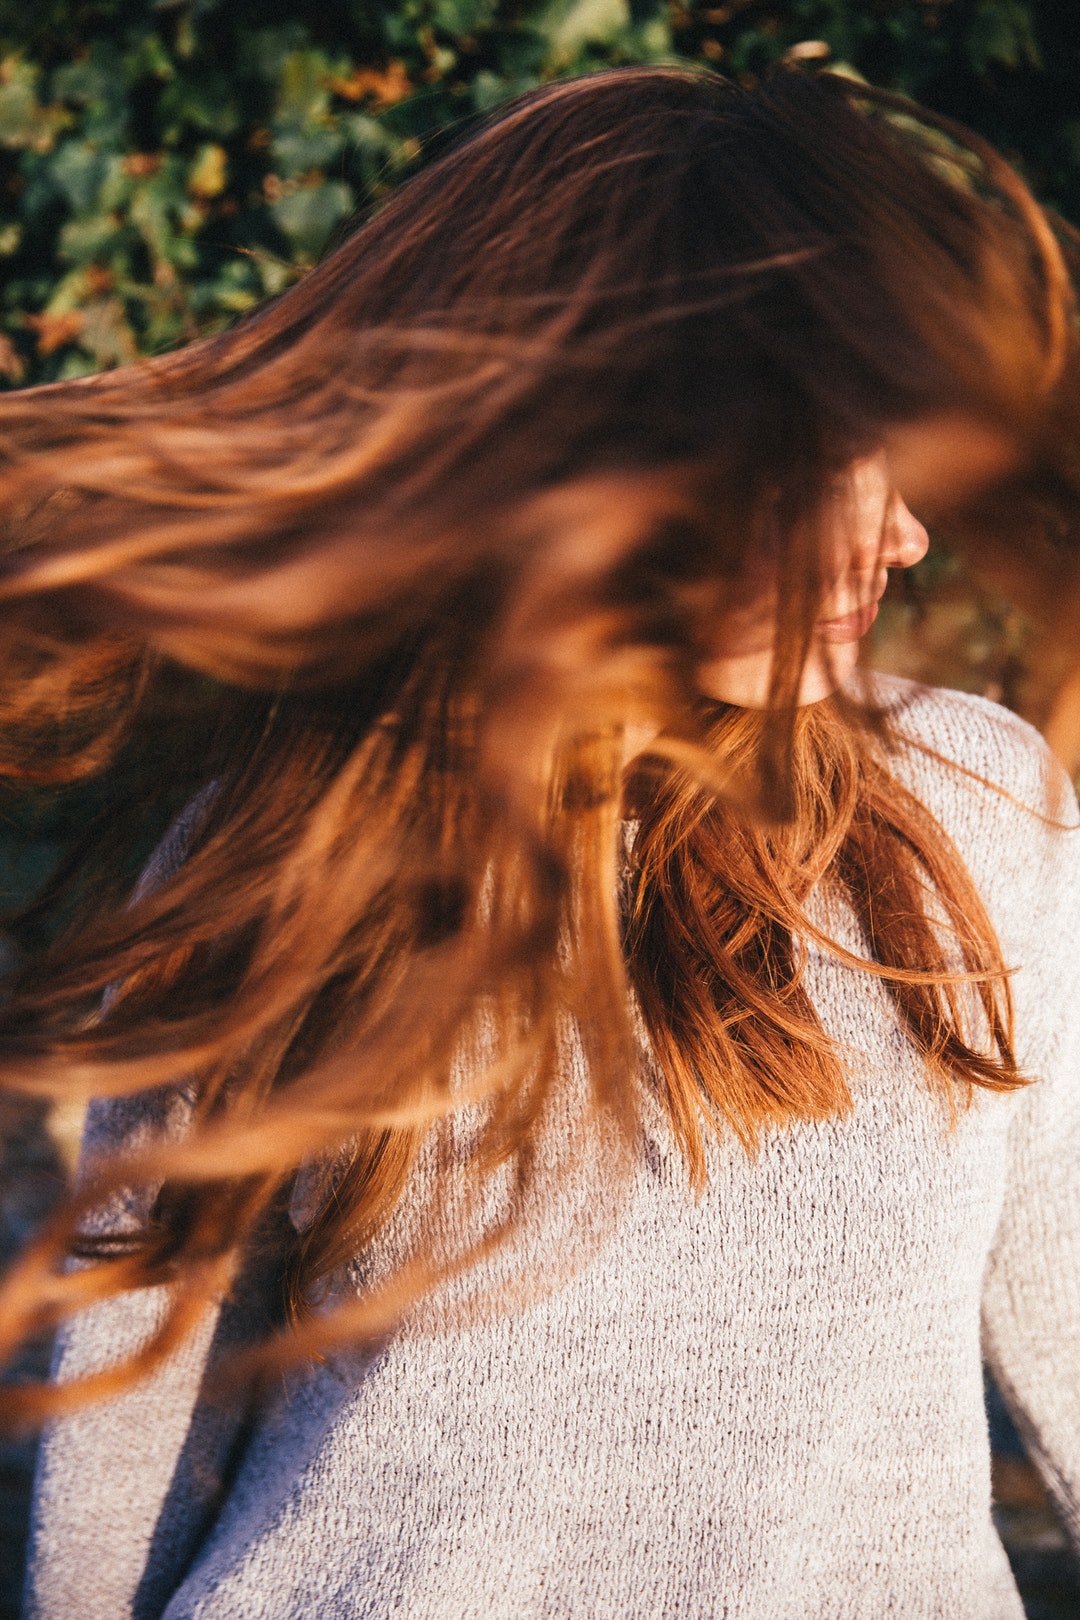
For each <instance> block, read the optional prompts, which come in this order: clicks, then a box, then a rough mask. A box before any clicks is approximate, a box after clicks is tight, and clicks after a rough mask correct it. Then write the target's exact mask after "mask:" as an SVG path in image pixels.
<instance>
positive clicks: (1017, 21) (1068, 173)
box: [0, 0, 1080, 384]
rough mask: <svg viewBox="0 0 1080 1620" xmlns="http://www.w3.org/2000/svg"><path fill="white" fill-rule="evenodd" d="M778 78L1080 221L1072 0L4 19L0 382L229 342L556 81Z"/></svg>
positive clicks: (404, 2)
mask: <svg viewBox="0 0 1080 1620" xmlns="http://www.w3.org/2000/svg"><path fill="white" fill-rule="evenodd" d="M785 56H787V57H789V58H794V59H796V60H797V59H800V58H801V59H806V60H811V61H812V60H815V59H819V60H822V61H830V62H833V63H846V64H848V65H850V66H852V67H854V68H855V69H856V70H857V71H859V72H862V73H863V74H864V75H865V76H866V77H868V78H870V79H872V80H874V81H875V82H878V83H884V84H891V85H895V86H897V87H898V88H901V89H903V90H906V91H908V92H909V93H911V94H913V95H915V96H917V97H919V98H920V99H923V100H925V101H926V102H927V103H928V104H929V105H932V106H936V107H939V108H941V109H942V110H944V111H946V112H949V113H952V114H954V115H955V116H959V117H961V118H963V119H965V120H966V121H968V122H970V123H972V124H973V125H975V127H977V128H980V129H982V130H983V131H984V132H985V133H987V134H988V135H989V136H990V137H991V138H992V139H995V140H996V141H997V142H998V144H999V145H1002V146H1003V147H1004V148H1005V149H1006V150H1007V151H1008V152H1010V154H1011V155H1013V156H1015V157H1017V158H1018V159H1019V160H1020V161H1021V162H1022V163H1024V164H1025V165H1026V167H1027V168H1028V170H1029V172H1030V174H1031V176H1032V178H1033V180H1034V182H1035V184H1036V186H1037V188H1038V189H1039V190H1040V191H1041V192H1042V193H1043V194H1044V195H1046V196H1047V197H1048V198H1049V199H1050V200H1051V201H1053V202H1056V203H1057V204H1058V205H1059V206H1060V207H1061V208H1062V209H1063V210H1064V211H1066V212H1069V213H1071V214H1072V215H1073V216H1074V217H1077V218H1080V101H1078V98H1077V94H1076V84H1077V79H1078V76H1080V7H1077V6H1075V5H1074V0H731V3H728V4H723V5H713V4H709V3H708V0H701V3H698V0H689V3H687V0H672V3H671V4H668V3H666V0H395V3H392V0H382V3H379V0H361V3H356V0H330V3H329V4H327V5H326V6H324V7H323V8H321V9H320V11H319V13H318V16H317V18H316V17H314V16H312V15H311V14H310V13H309V11H308V8H307V7H306V6H301V5H300V4H298V3H296V0H293V3H289V0H262V3H259V4H256V3H255V0H157V3H156V4H150V3H148V0H74V3H65V0H45V3H43V4H39V5H37V6H35V7H27V6H26V5H25V3H24V0H0V271H2V275H0V285H2V290H0V375H3V376H5V377H6V378H7V379H8V382H9V383H11V384H14V383H20V382H25V381H39V380H49V379H52V378H56V377H70V376H77V375H80V374H82V373H85V372H88V371H92V370H95V369H98V368H100V367H103V366H112V365H117V364H120V363H123V362H124V361H126V360H130V359H132V358H134V357H135V356H137V355H138V354H146V353H155V352H157V351H160V350H162V349H166V348H169V347H172V346H173V345H175V344H177V343H180V342H183V341H185V340H186V339H188V338H191V337H194V336H197V335H199V334H200V333H206V332H213V331H216V330H219V329H220V328H221V327H222V326H224V325H226V324H227V323H228V322H229V321H231V320H233V319H234V318H235V317H236V316H237V315H238V314H240V313H242V312H243V311H244V310H246V309H250V308H251V307H253V306H254V305H255V304H257V303H258V302H259V301H260V300H261V299H263V298H265V297H266V296H267V295H270V294H274V293H277V292H279V291H281V290H282V288H283V287H285V286H287V285H288V284H289V282H290V281H292V280H293V279H294V278H295V277H296V276H297V275H299V274H301V273H302V272H303V270H304V268H305V267H306V266H308V265H310V264H311V263H312V262H313V261H314V260H315V258H316V257H317V256H318V254H319V253H320V251H321V250H322V248H323V247H324V245H325V244H326V242H327V240H328V239H330V238H331V237H332V236H333V234H334V232H335V231H336V230H338V229H339V228H341V227H342V226H343V223H344V222H345V221H346V220H348V219H349V218H350V217H351V216H352V215H353V214H354V212H355V211H356V210H357V209H363V208H365V207H368V206H371V205H372V204H374V203H376V202H377V201H378V199H379V198H380V197H382V196H383V195H384V194H385V193H386V192H387V190H388V189H389V188H390V187H392V186H393V185H395V184H396V183H398V182H399V181H400V180H401V179H402V178H404V177H405V176H406V175H408V174H409V173H410V172H412V171H413V170H414V169H415V168H416V167H417V166H418V165H419V164H421V163H423V162H425V161H427V160H428V159H429V158H430V157H431V156H432V155H434V154H437V153H438V152H439V151H440V150H441V149H442V147H443V146H444V144H445V142H446V140H447V138H448V136H451V135H453V134H454V133H455V132H457V131H460V130H461V129H462V128H463V127H466V126H467V125H468V123H469V121H470V120H472V119H474V118H475V117H476V116H477V115H478V114H482V113H484V112H486V111H487V110H488V109H490V108H492V107H494V106H496V105H498V104H499V103H500V102H501V101H504V100H505V99H506V98H507V97H509V96H512V95H514V94H516V93H517V92H519V91H521V90H523V89H526V88H528V87H529V86H532V85H535V84H538V83H540V82H542V81H543V80H545V79H548V78H551V77H552V76H554V75H558V74H562V73H568V72H581V71H587V70H588V69H590V68H595V67H599V66H603V65H606V64H608V63H618V62H639V61H662V60H671V59H675V58H680V57H682V58H689V59H692V60H697V61H704V62H709V63H712V64H714V65H715V66H717V67H718V68H719V69H720V70H721V71H723V72H728V73H731V74H734V75H736V76H738V77H740V78H742V79H748V78H751V79H752V78H754V77H756V76H759V75H760V74H762V73H763V72H765V71H766V70H767V69H768V68H770V67H771V66H772V65H773V64H775V63H776V62H777V61H779V60H780V59H782V58H784V57H785Z"/></svg>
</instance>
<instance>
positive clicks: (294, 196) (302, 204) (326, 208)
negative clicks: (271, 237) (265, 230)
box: [271, 180, 353, 263]
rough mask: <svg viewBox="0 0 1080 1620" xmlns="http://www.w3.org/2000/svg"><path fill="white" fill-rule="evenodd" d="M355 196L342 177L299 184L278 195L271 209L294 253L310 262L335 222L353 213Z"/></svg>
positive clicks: (319, 249)
mask: <svg viewBox="0 0 1080 1620" xmlns="http://www.w3.org/2000/svg"><path fill="white" fill-rule="evenodd" d="M352 208H353V195H352V191H351V189H350V187H349V186H347V185H346V184H345V183H344V181H341V180H327V181H323V183H322V184H321V185H315V186H300V187H298V188H297V190H295V191H291V192H287V193H286V194H285V195H284V196H283V197H279V198H278V200H277V201H276V202H275V203H274V205H273V207H272V208H271V213H272V214H273V217H274V221H275V223H276V224H277V226H278V227H279V229H280V230H281V231H282V232H283V233H284V235H285V236H287V237H288V239H289V242H290V244H291V246H292V249H293V251H294V253H296V255H297V256H298V257H299V258H300V259H303V260H305V261H307V262H309V263H310V262H311V261H312V260H314V259H315V258H317V256H318V254H319V253H320V251H321V250H322V248H323V246H324V244H325V242H326V239H327V237H328V236H329V235H330V232H331V231H332V230H333V229H334V227H335V226H336V225H340V223H341V221H342V220H343V219H344V218H345V217H346V216H347V215H348V214H350V213H351V212H352Z"/></svg>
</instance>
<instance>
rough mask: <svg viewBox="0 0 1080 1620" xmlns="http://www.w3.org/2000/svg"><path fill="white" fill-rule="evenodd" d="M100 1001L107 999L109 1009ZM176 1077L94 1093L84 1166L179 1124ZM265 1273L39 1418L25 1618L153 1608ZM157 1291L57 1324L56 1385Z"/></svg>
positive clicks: (96, 1353) (79, 1371) (117, 1358)
mask: <svg viewBox="0 0 1080 1620" xmlns="http://www.w3.org/2000/svg"><path fill="white" fill-rule="evenodd" d="M212 793H213V784H211V787H210V788H209V789H204V790H203V793H201V794H200V795H199V796H198V797H197V798H196V799H194V800H192V802H191V804H189V806H188V807H187V809H186V810H185V811H184V813H183V814H182V816H181V817H180V818H179V820H178V821H177V822H176V823H175V824H174V826H173V827H172V828H171V829H170V831H169V833H168V834H167V835H166V838H165V840H164V841H163V843H162V844H161V845H160V846H159V848H158V850H157V851H156V852H155V854H154V856H153V857H152V859H151V861H150V864H149V865H148V867H147V869H146V871H145V872H144V873H143V875H142V877H141V878H140V880H139V884H138V887H137V889H136V891H135V898H136V899H138V898H141V897H142V895H144V894H146V893H148V892H149V891H150V890H151V889H153V888H154V887H156V885H157V884H158V883H160V882H162V881H163V880H164V879H166V878H167V877H168V876H169V875H170V874H171V873H172V872H173V871H175V870H176V869H177V867H178V866H179V865H180V863H181V862H182V860H183V859H184V855H185V852H186V850H187V848H188V845H189V843H190V839H191V836H192V834H193V831H194V830H195V829H196V827H197V825H198V820H199V818H200V817H201V816H202V814H203V813H204V810H205V807H206V805H207V804H208V802H209V799H210V797H211V796H212ZM108 1003H109V997H108V996H106V999H105V1010H106V1011H107V1009H108ZM191 1107H192V1097H191V1095H190V1094H189V1093H188V1092H187V1091H186V1090H185V1088H183V1087H174V1088H165V1089H160V1090H157V1091H153V1092H146V1093H143V1094H141V1095H138V1096H135V1097H124V1098H112V1099H108V1100H99V1101H96V1102H93V1103H91V1105H90V1108H89V1110H88V1114H87V1121H86V1127H85V1130H84V1134H83V1150H82V1165H83V1168H84V1170H85V1168H86V1167H87V1166H88V1165H93V1164H94V1163H95V1162H96V1161H98V1160H100V1159H102V1158H104V1157H108V1156H109V1155H111V1154H113V1153H118V1152H121V1151H123V1150H125V1149H133V1148H138V1147H141V1146H143V1145H145V1144H147V1143H148V1142H150V1141H152V1140H154V1139H155V1138H157V1139H160V1138H162V1137H165V1138H169V1137H175V1136H177V1135H180V1134H182V1133H183V1131H184V1130H185V1129H186V1127H187V1125H188V1122H189V1120H190V1115H191ZM153 1197H154V1189H152V1188H137V1187H133V1188H129V1189H121V1190H120V1191H119V1192H118V1193H116V1194H115V1195H114V1196H113V1197H112V1198H110V1200H109V1201H108V1204H107V1205H106V1206H104V1207H103V1208H101V1209H100V1210H97V1211H95V1212H94V1213H93V1214H92V1215H91V1217H89V1219H88V1221H87V1223H86V1224H87V1225H88V1227H89V1228H90V1230H92V1231H93V1232H94V1233H95V1234H96V1235H104V1234H109V1235H123V1234H126V1233H130V1232H133V1231H137V1230H138V1229H139V1227H140V1226H141V1225H142V1223H143V1221H144V1220H145V1218H146V1216H147V1215H148V1213H149V1208H150V1205H151V1203H152V1201H153ZM266 1281H267V1279H266V1278H265V1277H256V1276H254V1275H250V1276H248V1277H246V1278H243V1279H241V1282H240V1284H239V1285H238V1287H237V1289H236V1290H235V1292H234V1295H233V1297H231V1298H230V1299H229V1300H227V1301H225V1302H222V1303H221V1304H219V1305H217V1306H216V1307H214V1308H213V1309H211V1310H208V1311H207V1313H206V1315H205V1317H204V1319H203V1320H202V1322H201V1323H200V1324H199V1326H198V1328H197V1329H196V1330H195V1331H194V1332H193V1333H192V1334H190V1335H189V1337H188V1338H187V1340H186V1341H185V1342H184V1343H183V1344H182V1345H180V1347H179V1348H178V1349H177V1350H176V1351H175V1352H174V1353H173V1354H172V1355H171V1356H170V1357H169V1358H168V1360H167V1361H166V1362H165V1363H164V1364H163V1365H162V1366H161V1367H160V1368H159V1369H158V1370H157V1371H156V1372H155V1373H154V1374H153V1376H152V1377H150V1378H148V1379H147V1380H145V1381H144V1382H142V1383H140V1384H138V1385H137V1386H135V1387H133V1388H131V1389H129V1390H127V1391H125V1392H124V1393H122V1394H120V1395H118V1396H115V1397H114V1398H113V1399H111V1400H108V1401H104V1402H100V1403H98V1404H96V1405H93V1406H90V1407H88V1408H83V1409H81V1410H78V1411H76V1412H74V1413H72V1414H70V1415H68V1416H65V1417H63V1418H61V1419H58V1420H56V1421H55V1422H53V1423H51V1424H49V1425H48V1426H47V1428H46V1430H45V1432H44V1434H43V1435H42V1439H41V1446H40V1450H39V1453H38V1464H37V1473H36V1478H35V1484H34V1501H33V1508H32V1515H31V1527H30V1558H29V1563H28V1568H27V1577H26V1587H25V1609H24V1613H25V1617H26V1620H71V1617H72V1616H73V1615H78V1616H79V1617H80V1620H121V1617H125V1620H126V1617H132V1620H136V1617H141V1616H150V1615H155V1616H156V1615H158V1614H160V1612H161V1610H162V1609H163V1608H164V1606H165V1603H166V1602H167V1601H168V1596H169V1594H170V1592H171V1591H173V1590H174V1588H175V1587H176V1585H177V1584H178V1582H179V1580H180V1579H181V1578H182V1575H183V1572H184V1570H185V1568H186V1566H187V1564H188V1562H189V1561H190V1559H191V1556H192V1554H193V1553H194V1551H195V1549H196V1547H197V1546H198V1543H199V1541H200V1540H201V1538H202V1535H203V1534H204V1533H205V1530H206V1528H207V1526H208V1524H209V1522H210V1520H211V1519H212V1517H213V1514H214V1511H215V1508H216V1505H217V1502H218V1500H219V1499H220V1496H221V1494H222V1492H223V1490H224V1489H225V1485H226V1481H227V1477H228V1473H229V1470H230V1466H231V1463H232V1460H233V1459H234V1457H235V1456H236V1455H237V1453H238V1450H239V1448H240V1446H241V1445H242V1443H243V1437H244V1432H245V1422H246V1416H245V1409H244V1408H245V1403H244V1401H243V1399H242V1398H241V1397H240V1396H237V1397H236V1399H235V1400H233V1401H231V1402H230V1401H229V1400H227V1399H225V1398H223V1397H221V1396H220V1395H217V1394H215V1396H214V1398H213V1399H208V1398H207V1384H208V1382H209V1381H210V1379H211V1378H212V1375H213V1373H214V1371H215V1369H216V1365H217V1363H218V1361H219V1360H220V1358H221V1357H222V1356H224V1355H226V1354H227V1353H228V1352H229V1350H231V1349H234V1348H235V1347H236V1346H237V1345H238V1344H240V1343H242V1342H245V1341H246V1340H248V1339H250V1338H251V1337H252V1336H253V1335H254V1334H256V1333H257V1332H259V1331H261V1330H264V1329H265V1326H266V1320H267V1312H266V1308H265V1306H266V1295H267V1292H268V1290H267V1288H266ZM166 1306H167V1296H166V1293H165V1290H164V1289H162V1288H148V1289H139V1290H133V1291H131V1292H129V1293H126V1294H123V1295H120V1296H119V1297H117V1298H114V1299H109V1300H105V1301H103V1302H102V1303H100V1304H98V1305H95V1306H93V1307H91V1308H90V1309H88V1310H85V1311H82V1312H80V1313H79V1314H78V1315H76V1316H75V1317H73V1318H72V1319H71V1320H70V1321H69V1322H67V1323H66V1324H65V1325H64V1327H63V1329H62V1330H61V1332H60V1334H59V1336H58V1339H57V1344H56V1350H55V1353H54V1357H53V1377H54V1379H55V1380H56V1381H58V1382H60V1383H64V1382H67V1381H72V1380H75V1379H78V1378H82V1377H86V1376H87V1375H88V1374H90V1373H93V1372H96V1371H99V1370H102V1369H104V1368H107V1367H109V1366H113V1365H116V1364H117V1363H119V1362H122V1361H125V1360H127V1359H128V1358H129V1357H131V1356H132V1355H134V1354H136V1353H137V1352H138V1351H139V1349H141V1348H142V1346H143V1345H144V1344H145V1343H146V1342H147V1341H148V1339H149V1338H150V1337H151V1336H152V1335H153V1333H154V1332H155V1331H156V1329H157V1328H158V1326H159V1325H160V1323H161V1321H162V1318H163V1315H164V1312H165V1309H166Z"/></svg>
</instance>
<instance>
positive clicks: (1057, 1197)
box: [983, 832, 1080, 1549]
mask: <svg viewBox="0 0 1080 1620" xmlns="http://www.w3.org/2000/svg"><path fill="white" fill-rule="evenodd" d="M1078 839H1080V833H1076V832H1074V833H1071V834H1068V833H1067V834H1063V835H1060V837H1059V851H1058V858H1057V860H1056V861H1055V862H1054V865H1053V868H1052V870H1051V871H1050V872H1049V873H1048V874H1047V878H1046V882H1047V883H1048V884H1049V886H1050V887H1049V889H1048V891H1047V892H1048V894H1049V896H1050V897H1051V904H1050V905H1049V907H1048V911H1049V914H1050V915H1051V916H1052V917H1053V918H1054V928H1053V930H1046V931H1045V932H1044V935H1043V939H1042V949H1043V950H1044V952H1045V953H1046V956H1047V957H1048V958H1052V959H1053V960H1054V962H1055V964H1060V965H1059V966H1057V967H1056V970H1055V971H1054V973H1053V974H1052V975H1051V977H1052V979H1053V981H1054V982H1053V985H1052V992H1051V997H1050V999H1051V1001H1052V1007H1046V1006H1045V1003H1044V1010H1045V1011H1046V1013H1047V1015H1048V1024H1049V1031H1048V1035H1049V1038H1048V1039H1047V1042H1046V1045H1045V1049H1044V1050H1045V1057H1044V1059H1043V1061H1042V1062H1041V1064H1040V1066H1039V1073H1040V1078H1039V1080H1038V1081H1037V1083H1036V1084H1034V1085H1032V1086H1031V1087H1030V1088H1029V1089H1028V1091H1026V1092H1025V1093H1024V1094H1023V1095H1022V1096H1021V1097H1020V1098H1019V1101H1018V1112H1017V1116H1016V1118H1015V1120H1014V1121H1013V1127H1012V1131H1011V1135H1010V1145H1009V1170H1008V1183H1007V1190H1006V1198H1005V1205H1004V1209H1003V1212H1002V1217H1001V1222H1000V1225H999V1228H998V1234H997V1238H996V1241H995V1246H994V1250H993V1253H992V1255H991V1258H990V1264H989V1268H988V1271H987V1276H986V1280H985V1286H984V1294H983V1336H984V1351H985V1355H986V1359H987V1361H988V1363H989V1365H990V1368H991V1370H992V1372H993V1374H994V1378H995V1380H996V1381H997V1384H998V1388H999V1389H1000V1390H1001V1393H1002V1396H1003V1397H1004V1399H1005V1401H1006V1403H1007V1405H1008V1406H1009V1408H1010V1411H1011V1412H1012V1415H1013V1417H1014V1419H1015V1421H1016V1424H1017V1427H1018V1428H1019V1429H1020V1432H1021V1434H1022V1435H1023V1437H1024V1440H1025V1443H1026V1445H1027V1447H1028V1449H1029V1453H1030V1455H1031V1458H1032V1461H1033V1462H1034V1463H1035V1464H1036V1466H1037V1467H1038V1469H1039V1471H1040V1473H1041V1474H1042V1476H1043V1478H1044V1480H1045V1482H1046V1486H1047V1489H1048V1491H1049V1492H1050V1494H1051V1496H1052V1498H1053V1500H1054V1502H1055V1504H1056V1505H1057V1508H1058V1510H1059V1512H1060V1515H1061V1518H1062V1521H1063V1523H1064V1524H1065V1526H1066V1528H1067V1529H1068V1531H1069V1535H1070V1538H1071V1540H1072V1542H1073V1545H1074V1547H1076V1548H1078V1549H1080V845H1078V844H1077V840H1078Z"/></svg>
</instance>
